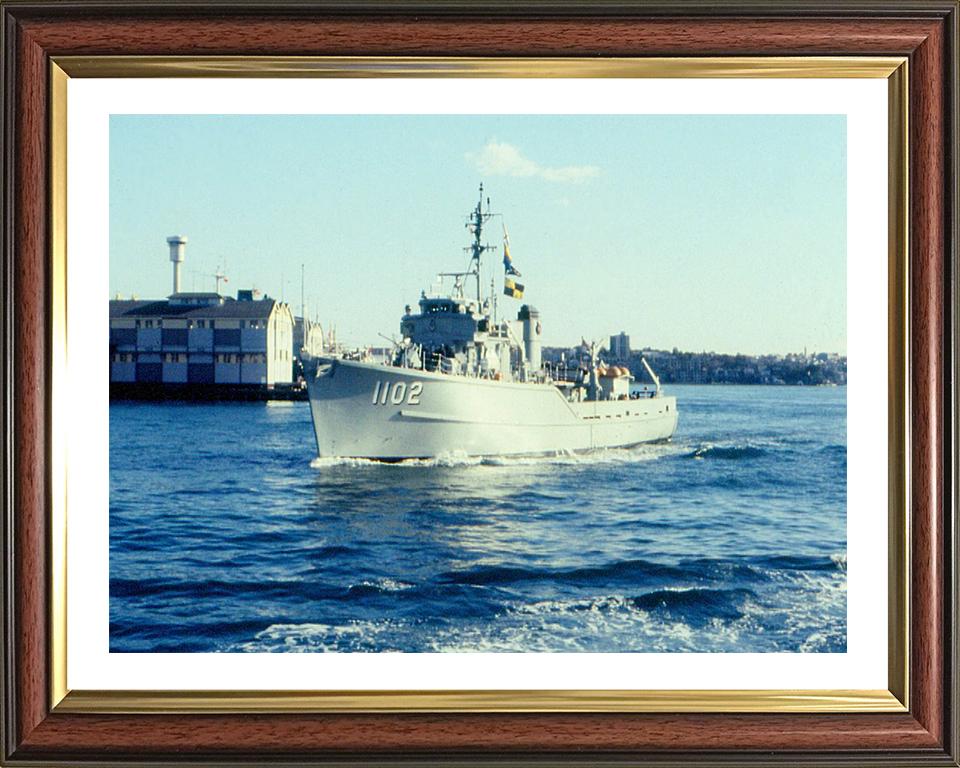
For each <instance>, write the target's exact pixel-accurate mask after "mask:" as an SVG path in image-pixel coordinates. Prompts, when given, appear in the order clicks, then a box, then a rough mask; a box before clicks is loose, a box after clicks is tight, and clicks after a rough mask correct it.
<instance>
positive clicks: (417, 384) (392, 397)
mask: <svg viewBox="0 0 960 768" xmlns="http://www.w3.org/2000/svg"><path fill="white" fill-rule="evenodd" d="M421 392H423V382H422V381H414V382H411V384H410V387H409V389H408V388H407V383H406V382H405V381H395V382H394V383H393V386H390V382H389V381H378V382H377V386H376V389H374V390H373V404H374V405H386V404H387V401H389V402H391V403H393V404H394V405H401V404H402V403H403V402H404V398H406V402H407V405H420V393H421Z"/></svg>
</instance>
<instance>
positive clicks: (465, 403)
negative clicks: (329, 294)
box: [304, 185, 677, 461]
mask: <svg viewBox="0 0 960 768" xmlns="http://www.w3.org/2000/svg"><path fill="white" fill-rule="evenodd" d="M498 215H499V214H493V213H491V212H490V201H489V198H488V199H487V207H486V210H483V185H481V186H480V202H479V203H477V207H476V208H475V209H474V210H473V212H472V213H471V214H470V216H469V218H468V220H467V226H468V227H469V229H470V232H471V234H472V235H473V241H472V243H471V245H470V246H469V247H467V248H466V249H464V250H465V251H466V252H467V253H469V254H470V262H469V265H468V267H467V271H466V272H449V273H441V274H440V275H438V278H440V290H439V291H431V295H427V293H426V292H423V294H422V295H421V297H420V302H419V309H420V311H419V312H413V311H412V309H411V307H410V306H409V305H408V306H407V307H406V311H405V314H404V315H403V317H402V318H401V320H400V333H401V336H402V341H400V342H396V343H395V347H396V349H395V350H394V352H393V354H392V357H391V359H389V360H388V361H387V362H386V363H382V362H372V361H369V360H365V359H351V357H354V358H357V357H359V356H358V355H346V354H332V355H325V356H320V357H316V358H313V359H308V360H307V361H305V370H304V373H305V378H306V384H307V392H308V394H309V399H310V410H311V413H312V415H313V424H314V429H315V431H316V437H317V450H318V452H319V454H320V456H321V457H342V458H348V457H349V458H367V459H375V460H381V461H400V460H404V459H414V458H417V459H426V458H434V457H438V456H445V455H454V456H471V457H473V456H480V457H488V456H522V455H536V454H539V455H549V454H557V453H566V452H586V451H591V450H594V449H599V448H613V447H627V446H634V445H637V444H639V443H645V442H651V441H658V440H666V439H668V438H670V437H671V436H672V435H673V432H674V430H675V429H676V425H677V405H676V398H675V397H672V396H667V395H665V394H663V392H662V391H661V387H660V381H659V379H658V378H657V376H656V375H655V374H654V372H653V371H652V370H651V368H650V366H649V365H648V364H647V362H646V360H643V364H644V366H645V367H646V369H647V371H648V373H649V374H650V376H651V379H652V381H653V382H654V385H655V388H654V389H649V388H648V390H647V391H644V392H635V391H634V392H631V387H630V382H631V376H630V373H629V371H628V370H627V369H626V368H622V367H619V366H613V365H610V366H607V365H603V363H602V361H601V360H600V359H599V355H598V353H597V349H596V345H592V346H590V347H587V346H586V345H584V347H583V348H582V351H581V354H580V355H579V357H578V359H577V360H576V361H571V364H570V365H567V364H566V362H565V363H564V364H563V365H560V366H556V367H553V368H551V367H550V366H544V365H543V364H542V361H541V333H542V326H541V324H540V313H539V311H538V310H537V309H536V308H535V307H533V306H531V305H529V304H523V305H522V306H520V308H519V312H518V313H517V319H516V320H508V319H498V317H497V313H498V306H497V304H498V295H497V292H496V291H495V290H494V286H493V284H491V288H490V293H489V294H487V295H486V296H484V295H483V291H482V287H481V286H482V281H481V262H482V260H483V259H482V257H483V255H484V254H485V253H487V252H489V251H493V250H496V248H497V247H496V246H491V245H485V244H483V231H484V228H485V226H486V225H487V224H488V223H489V221H490V219H491V218H493V217H494V216H498ZM503 236H504V241H503V251H504V256H503V264H504V273H505V274H504V293H505V294H506V295H507V296H509V297H513V298H521V297H522V295H523V286H522V285H519V284H518V283H517V282H516V281H515V280H513V279H512V277H513V276H519V275H520V273H519V271H518V270H517V269H516V268H515V267H514V266H513V261H512V258H511V256H510V252H509V240H508V238H507V232H506V229H505V228H504V230H503ZM444 279H446V281H447V282H448V283H451V282H452V287H451V288H450V289H448V290H447V291H444V290H443V284H444ZM474 281H475V288H474ZM468 294H469V295H468Z"/></svg>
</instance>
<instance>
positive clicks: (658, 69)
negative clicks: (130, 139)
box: [49, 56, 910, 714]
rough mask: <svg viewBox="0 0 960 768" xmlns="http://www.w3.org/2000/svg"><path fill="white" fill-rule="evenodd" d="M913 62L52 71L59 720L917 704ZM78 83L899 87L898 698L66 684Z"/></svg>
mask: <svg viewBox="0 0 960 768" xmlns="http://www.w3.org/2000/svg"><path fill="white" fill-rule="evenodd" d="M907 67H908V63H907V60H906V58H905V57H784V58H777V57H730V58H696V59H692V58H688V59H683V58H677V59H665V58H635V59H630V58H612V59H577V58H562V59H560V58H558V59H516V58H514V59H499V58H490V59H477V58H473V59H467V58H423V57H397V58H374V57H337V58H335V57H245V56H224V57H173V56H65V57H54V58H53V59H52V60H51V65H50V80H49V87H50V104H51V109H50V134H49V135H50V180H49V191H50V205H49V217H50V220H49V225H50V244H51V250H52V252H51V260H50V264H51V268H50V269H51V275H50V277H51V289H52V302H51V303H52V308H51V315H52V317H51V328H52V335H53V338H52V343H51V349H52V353H51V356H52V359H51V360H50V371H51V376H52V381H51V394H50V398H51V414H52V416H51V419H52V423H51V451H52V454H53V455H52V456H51V468H52V470H51V471H52V480H51V486H52V487H51V494H52V510H51V528H50V536H51V540H50V555H51V571H50V573H51V582H50V601H51V602H50V607H49V613H50V621H51V633H50V672H51V674H50V681H51V682H50V698H51V701H50V703H51V707H52V708H53V709H54V710H55V711H56V712H58V713H59V712H70V713H81V712H89V713H118V714H133V713H160V712H163V713H175V712H183V713H190V712H194V713H198V712H204V713H240V712H318V713H319V712H377V713H384V712H446V713H452V712H661V713H674V712H676V713H681V712H684V713H690V712H725V713H737V712H740V713H746V712H774V713H801V712H807V713H812V712H817V713H826V712H904V711H907V707H908V705H909V701H908V699H907V695H908V691H909V663H908V659H909V657H908V652H909V648H910V637H909V621H908V617H909V604H908V596H909V590H908V585H909V576H910V563H909V556H908V553H909V548H908V545H909V530H910V527H909V523H910V520H909V514H908V507H907V503H906V500H907V495H906V494H907V490H908V487H909V472H908V463H907V458H908V453H909V452H908V450H907V439H908V435H909V434H910V433H909V423H908V413H909V411H908V409H907V402H908V401H907V395H908V394H909V393H908V390H907V387H908V380H907V376H906V371H907V364H908V348H907V339H908V336H907V306H908V301H907V300H908V281H907V275H908V203H907V180H908V159H909V155H908V151H907V136H908V134H907V105H908V69H907ZM71 77H78V78H79V77H83V78H89V77H98V78H149V77H178V78H197V77H204V78H231V77H248V78H270V77H277V78H279V77H284V78H290V77H311V78H322V77H338V78H349V77H420V78H441V77H461V78H469V77H489V78H494V77H499V78H561V77H571V78H751V79H761V78H762V79H768V78H871V79H886V80H887V81H888V93H889V100H888V147H889V150H888V161H889V162H888V201H889V202H888V232H889V262H888V268H889V302H888V307H889V310H888V311H889V329H890V332H889V347H888V350H889V357H888V364H889V376H888V379H889V387H890V390H889V392H890V397H889V409H888V418H889V446H888V447H889V454H888V455H889V509H888V512H889V518H888V519H889V526H888V546H889V556H888V563H889V565H888V573H889V580H888V646H889V653H888V686H889V689H888V690H840V689H832V690H549V691H544V690H498V691H481V690H472V691H447V690H418V691H384V690H380V691H373V690H355V691H266V690H264V691H146V690H141V691H130V690H113V691H111V690H96V691H92V690H75V691H71V690H69V688H68V685H67V474H68V468H67V461H66V445H67V439H68V435H67V429H66V423H65V414H66V411H65V395H64V392H65V389H66V365H67V272H66V264H67V252H66V228H67V207H66V206H67V200H66V192H67V178H66V177H67V157H66V155H67V90H68V81H69V79H70V78H71Z"/></svg>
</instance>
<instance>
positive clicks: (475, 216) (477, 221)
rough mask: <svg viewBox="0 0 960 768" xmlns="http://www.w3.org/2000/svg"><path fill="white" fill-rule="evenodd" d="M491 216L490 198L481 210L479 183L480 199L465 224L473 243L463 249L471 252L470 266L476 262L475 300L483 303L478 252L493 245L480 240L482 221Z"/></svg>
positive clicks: (481, 186) (481, 199)
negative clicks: (485, 208) (485, 210)
mask: <svg viewBox="0 0 960 768" xmlns="http://www.w3.org/2000/svg"><path fill="white" fill-rule="evenodd" d="M492 217H493V214H492V213H490V200H489V199H488V200H487V212H486V213H484V212H483V184H481V185H480V200H479V201H478V202H477V207H476V209H475V210H474V211H473V213H471V214H470V219H469V221H468V222H467V226H468V227H470V231H471V232H473V244H472V245H471V246H470V247H469V248H466V249H465V250H467V251H469V252H471V253H472V254H473V255H472V257H471V259H470V264H471V266H472V265H473V262H474V261H476V262H477V271H476V275H477V302H478V303H480V304H482V303H483V291H482V288H481V287H480V254H482V253H483V252H484V251H488V250H490V249H491V248H493V247H495V246H489V245H483V244H482V243H481V242H480V239H481V237H482V233H483V225H484V223H485V222H486V221H487V220H489V219H490V218H492Z"/></svg>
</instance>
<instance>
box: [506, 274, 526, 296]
mask: <svg viewBox="0 0 960 768" xmlns="http://www.w3.org/2000/svg"><path fill="white" fill-rule="evenodd" d="M503 293H504V295H506V296H512V297H513V298H515V299H522V298H523V286H522V285H520V283H516V282H514V281H513V280H511V279H510V278H509V277H504V278H503Z"/></svg>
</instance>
